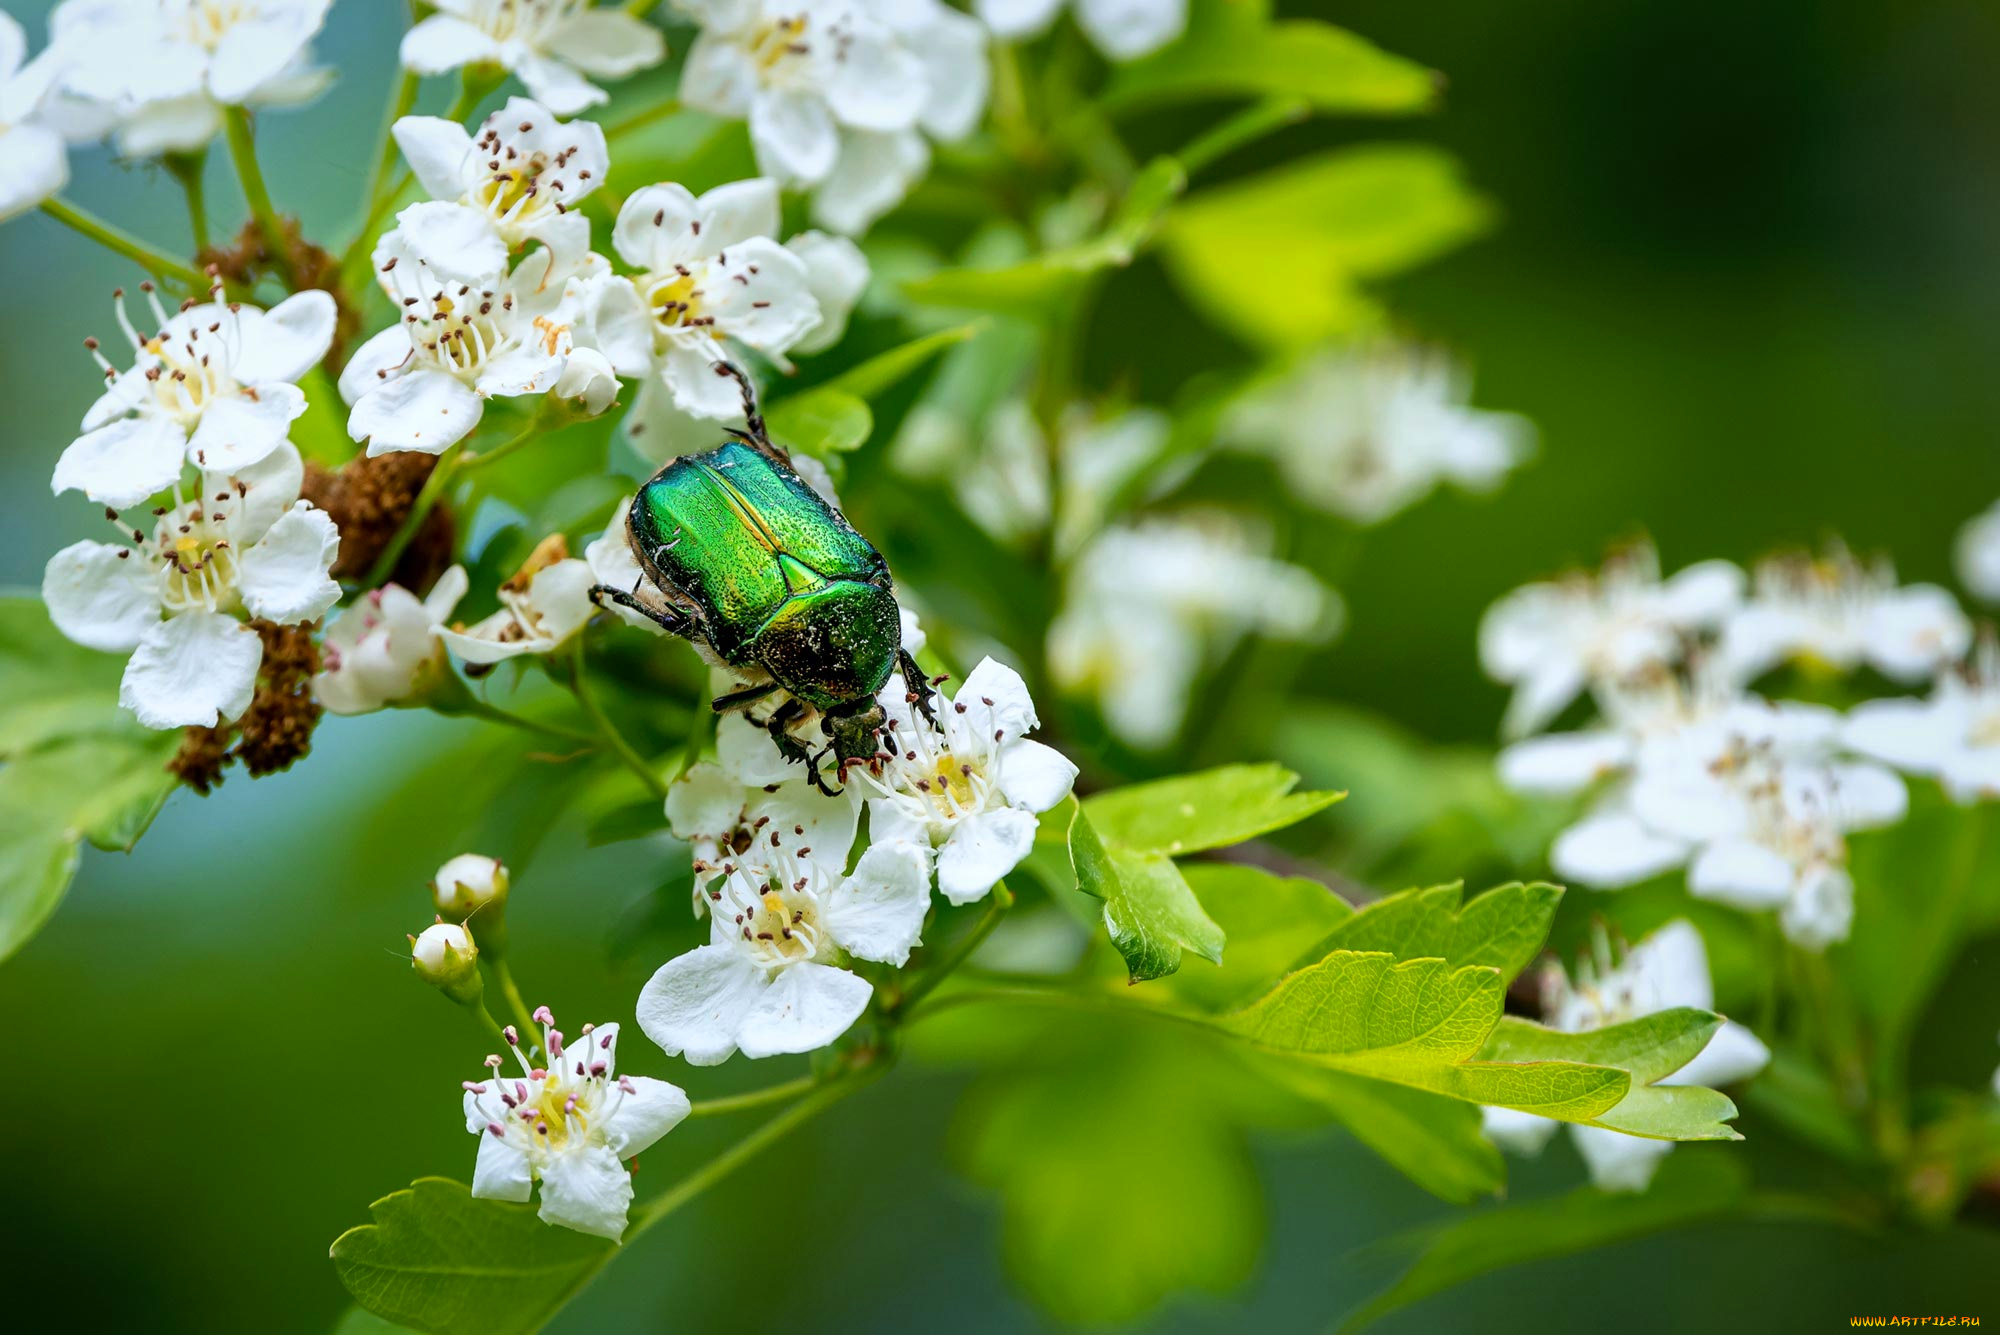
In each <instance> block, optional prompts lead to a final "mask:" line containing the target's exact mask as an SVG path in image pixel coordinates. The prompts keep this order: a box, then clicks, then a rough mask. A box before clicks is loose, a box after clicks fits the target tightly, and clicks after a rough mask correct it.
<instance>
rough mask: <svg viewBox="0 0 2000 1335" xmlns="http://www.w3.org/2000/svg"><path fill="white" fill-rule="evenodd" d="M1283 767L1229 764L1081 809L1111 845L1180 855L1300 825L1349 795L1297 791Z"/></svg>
mask: <svg viewBox="0 0 2000 1335" xmlns="http://www.w3.org/2000/svg"><path fill="white" fill-rule="evenodd" d="M1298 781H1299V776H1298V775H1296V774H1294V773H1292V772H1291V771H1290V770H1288V769H1286V768H1285V767H1284V766H1282V765H1271V764H1263V765H1224V766H1222V767H1221V768H1219V769H1211V770H1203V771H1201V772H1200V773H1198V774H1184V775H1181V776H1179V777H1178V778H1172V779H1161V780H1159V781H1157V782H1154V783H1141V784H1133V785H1130V786H1128V787H1125V788H1116V789H1113V790H1112V791H1110V792H1108V793H1099V794H1098V795H1097V796H1095V797H1092V798H1090V799H1089V800H1088V801H1086V802H1085V803H1084V809H1085V810H1086V811H1087V812H1088V813H1089V815H1090V819H1091V821H1092V823H1094V824H1095V825H1096V826H1097V827H1098V829H1099V831H1100V832H1101V833H1102V834H1103V836H1104V839H1105V841H1106V842H1107V843H1109V844H1112V845H1114V846H1116V847H1118V848H1121V849H1125V850H1128V851H1131V852H1136V853H1160V854H1165V855H1168V856H1172V857H1178V856H1180V855H1181V854H1184V853H1195V852H1199V851H1201V850H1202V849H1206V848H1222V847H1224V846H1226V845H1229V844H1240V843H1242V842H1243V841H1244V840H1246V839H1255V838H1256V837H1257V836H1259V835H1262V834H1269V833H1270V832H1271V831H1272V830H1279V829H1283V828H1284V827H1285V826H1287V825H1293V824H1296V823H1297V822H1299V821H1302V820H1304V819H1305V818H1306V817H1307V816H1310V815H1312V814H1313V813H1314V812H1316V811H1322V810H1324V809H1325V808H1327V807H1330V806H1332V805H1333V804H1334V803H1335V802H1338V801H1340V799H1341V798H1343V797H1345V796H1346V794H1345V793H1319V792H1306V793H1295V792H1293V791H1292V789H1293V788H1294V787H1296V786H1297V784H1298Z"/></svg>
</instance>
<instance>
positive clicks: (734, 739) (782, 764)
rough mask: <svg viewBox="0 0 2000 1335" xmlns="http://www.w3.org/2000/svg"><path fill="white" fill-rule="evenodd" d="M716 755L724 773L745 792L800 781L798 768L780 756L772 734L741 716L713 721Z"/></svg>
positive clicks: (726, 715)
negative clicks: (768, 785) (774, 784)
mask: <svg viewBox="0 0 2000 1335" xmlns="http://www.w3.org/2000/svg"><path fill="white" fill-rule="evenodd" d="M715 755H716V759H717V760H719V761H721V762H722V768H723V771H724V772H725V773H727V774H728V775H729V776H730V777H731V778H733V779H735V780H736V782H738V783H740V784H742V785H743V786H744V787H745V788H762V787H763V786H764V785H766V784H771V783H784V782H786V781H788V780H791V779H796V778H798V777H799V767H798V766H796V765H794V764H793V763H792V762H790V761H789V760H786V759H785V758H784V756H783V755H781V754H779V752H778V744H777V743H776V742H774V741H772V740H771V734H770V733H768V732H766V731H765V730H764V729H762V728H760V727H758V726H757V725H756V724H754V723H752V722H751V721H750V720H749V719H747V718H744V717H743V716H742V715H741V714H725V715H724V716H723V717H722V718H720V719H717V720H716V723H715Z"/></svg>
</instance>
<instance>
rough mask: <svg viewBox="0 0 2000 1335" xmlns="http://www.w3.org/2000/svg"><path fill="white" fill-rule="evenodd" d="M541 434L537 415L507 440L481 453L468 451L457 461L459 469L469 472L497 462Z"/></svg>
mask: <svg viewBox="0 0 2000 1335" xmlns="http://www.w3.org/2000/svg"><path fill="white" fill-rule="evenodd" d="M542 434H543V432H542V423H541V419H540V418H539V417H538V418H536V420H534V421H532V422H530V423H528V425H526V426H524V427H522V428H521V430H520V431H519V432H518V433H516V434H515V435H514V436H512V437H510V438H509V439H507V440H504V441H502V442H501V443H500V444H498V445H495V446H494V447H493V448H492V449H490V450H486V451H484V452H482V453H477V454H471V453H468V454H466V455H464V456H463V457H462V458H460V459H459V461H458V467H459V471H460V472H465V473H470V472H471V471H473V470H474V469H476V468H484V467H486V466H487V465H488V464H492V463H498V462H499V461H500V460H502V459H504V458H506V457H507V456H508V455H510V454H512V453H513V452H514V451H516V450H518V449H520V448H521V447H522V446H523V445H527V444H529V443H530V442H532V441H535V440H538V439H540V438H541V436H542Z"/></svg>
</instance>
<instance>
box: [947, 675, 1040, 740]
mask: <svg viewBox="0 0 2000 1335" xmlns="http://www.w3.org/2000/svg"><path fill="white" fill-rule="evenodd" d="M952 702H953V704H955V705H964V706H965V712H964V713H963V714H954V713H947V714H946V716H945V717H946V718H948V719H952V720H953V721H954V724H955V726H959V727H963V728H964V729H966V730H968V731H970V732H972V733H973V734H975V735H976V736H979V737H982V738H987V737H992V736H993V734H994V733H995V732H1004V733H1005V734H1006V735H1007V736H1008V737H1010V738H1012V737H1019V736H1021V735H1022V734H1024V733H1028V732H1032V731H1034V729H1035V728H1036V727H1038V726H1039V725H1040V723H1041V720H1040V719H1039V718H1037V717H1036V716H1035V702H1034V700H1033V699H1032V698H1031V697H1030V696H1029V695H1028V683H1027V682H1025V681H1023V680H1021V674H1020V673H1018V672H1016V671H1015V670H1014V669H1013V668H1010V667H1008V666H1007V665H1006V664H1005V663H1002V662H999V661H998V660H996V659H992V658H982V659H980V660H979V665H978V666H977V667H975V668H973V669H972V671H971V672H969V673H967V674H966V677H965V681H964V682H963V683H962V684H961V685H960V686H959V688H958V690H956V691H955V692H953V693H952Z"/></svg>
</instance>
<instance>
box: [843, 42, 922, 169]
mask: <svg viewBox="0 0 2000 1335" xmlns="http://www.w3.org/2000/svg"><path fill="white" fill-rule="evenodd" d="M824 94H825V97H826V105H827V107H828V109H829V110H831V111H832V112H833V115H834V118H835V119H836V120H838V121H839V122H840V123H841V124H842V125H847V126H852V127H853V128H854V129H857V130H875V131H878V132H882V133H887V132H889V131H893V130H907V129H910V128H912V127H913V126H915V125H916V123H917V117H918V116H920V115H922V114H923V110H924V103H925V102H926V101H928V100H929V97H930V85H929V81H928V80H927V79H926V77H925V70H924V66H923V62H922V61H920V60H919V59H918V58H917V54H916V52H914V51H912V50H910V49H909V48H908V47H906V46H904V45H903V44H902V43H901V42H899V41H897V40H896V39H895V38H894V37H892V36H891V35H890V34H889V33H888V32H886V31H882V30H879V29H878V30H873V31H871V30H869V29H868V28H862V29H860V30H858V31H855V32H853V33H852V34H851V36H850V37H849V39H848V41H847V42H846V44H845V46H844V47H843V48H842V51H841V58H840V60H839V61H838V62H836V64H835V66H834V70H833V75H832V77H831V78H830V79H828V80H827V82H826V85H825V87H824ZM829 165H831V164H829Z"/></svg>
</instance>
